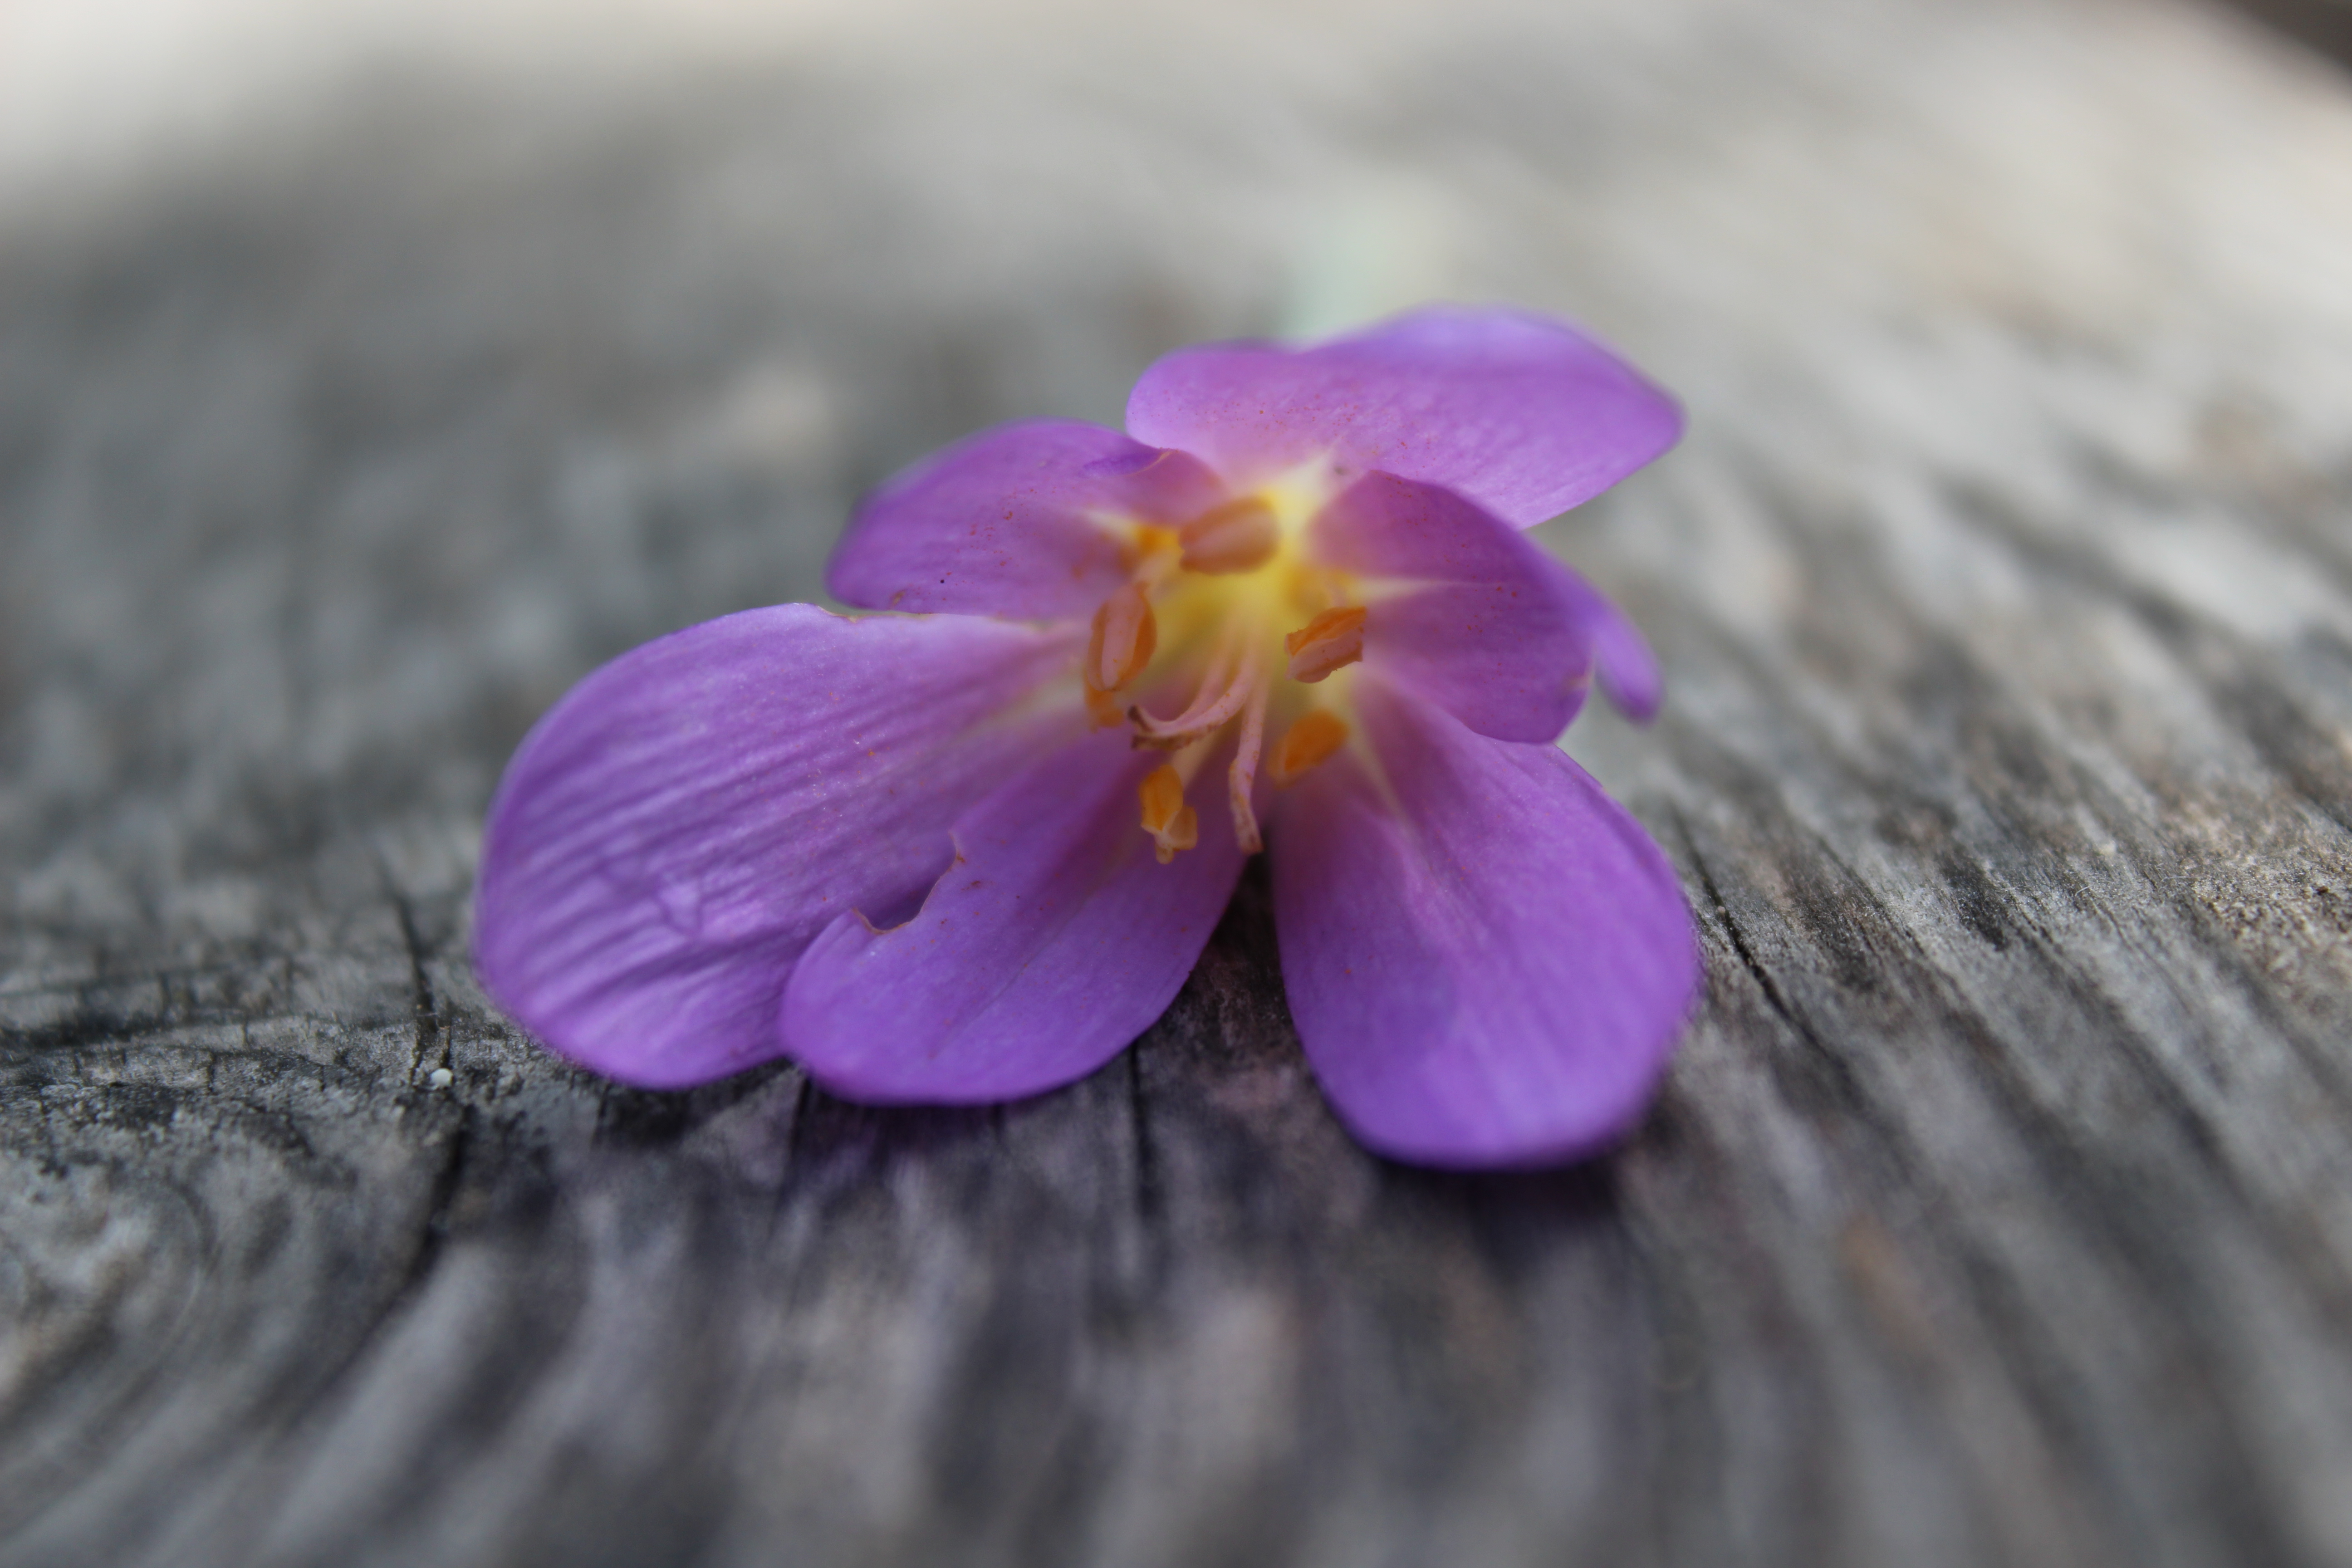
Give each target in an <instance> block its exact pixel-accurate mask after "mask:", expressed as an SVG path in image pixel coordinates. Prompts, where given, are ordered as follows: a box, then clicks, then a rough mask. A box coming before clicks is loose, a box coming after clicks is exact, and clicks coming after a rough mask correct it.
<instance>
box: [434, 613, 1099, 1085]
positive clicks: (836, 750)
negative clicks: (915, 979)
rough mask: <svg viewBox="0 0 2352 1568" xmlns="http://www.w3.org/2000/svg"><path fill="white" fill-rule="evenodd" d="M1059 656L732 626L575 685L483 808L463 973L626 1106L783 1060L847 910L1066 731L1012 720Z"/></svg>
mask: <svg viewBox="0 0 2352 1568" xmlns="http://www.w3.org/2000/svg"><path fill="white" fill-rule="evenodd" d="M1074 656H1075V637H1074V636H1073V635H1072V634H1070V633H1067V632H1041V631H1038V630H1035V629H1034V628H1030V627H1025V626H1010V625H1004V624H1002V623H998V622H992V621H984V620H978V619H972V618H966V617H961V616H956V617H942V618H940V619H939V620H934V621H915V620H903V619H898V618H896V617H877V618H875V619H869V620H858V621H851V620H845V619H843V618H842V617H840V616H833V615H829V614H827V613H826V612H824V611H823V610H819V609H816V608H814V607H813V606H811V605H781V606H778V607H776V608H773V609H764V610H748V611H745V612H744V613H743V614H741V615H737V616H727V617H725V618H724V619H721V620H716V621H709V622H706V623H705V624H703V625H701V626H691V627H688V629H687V630H685V631H682V632H678V633H677V634H675V635H674V636H671V637H663V638H661V639H660V640H658V641H656V642H651V643H647V644H646V646H645V647H640V648H637V649H635V651H633V652H630V653H627V654H625V655H623V656H622V657H621V658H617V659H614V661H613V662H612V663H610V664H608V665H606V666H604V668H602V669H599V670H597V671H596V672H595V673H593V674H592V675H590V676H589V677H588V678H587V679H584V680H583V681H582V682H581V683H580V684H579V685H578V686H576V687H574V688H573V689H572V691H571V693H570V694H569V695H567V696H566V697H565V698H564V699H563V700H562V701H561V702H559V703H558V704H556V706H555V707H554V709H553V710H551V711H550V712H549V713H548V715H547V716H546V717H545V718H543V719H541V721H539V724H538V726H537V727H536V728H535V729H533V730H532V731H531V732H530V735H529V736H528V737H526V738H525V740H524V741H523V743H522V745H521V747H520V749H519V750H518V751H517V752H515V756H514V760H513V761H512V762H511V763H509V764H508V766H507V773H506V777H505V779H504V780H503V782H502V783H501V784H499V795H498V799H497V801H496V802H495V803H494V804H493V805H492V806H491V808H490V816H489V822H488V827H487V829H486V837H485V841H484V843H483V847H482V870H481V877H480V880H479V882H478V885H477V888H476V891H475V934H474V955H475V964H476V967H477V968H478V970H479V972H480V973H481V977H482V982H483V984H485V985H486V986H487V987H488V989H489V991H490V994H492V995H493V996H495V997H497V998H498V1001H499V1005H501V1006H503V1007H504V1008H506V1010H507V1011H508V1012H509V1013H511V1014H512V1015H513V1016H515V1017H516V1018H517V1019H519V1020H520V1022H522V1023H523V1024H524V1025H525V1026H528V1027H529V1028H530V1030H531V1031H532V1032H533V1033H535V1034H537V1035H538V1036H540V1037H541V1038H542V1039H544V1040H545V1041H546V1042H547V1043H548V1045H550V1046H551V1047H553V1048H554V1049H556V1050H557V1051H559V1052H561V1053H562V1054H563V1055H564V1056H567V1057H569V1058H572V1059H573V1060H574V1061H577V1062H580V1063H582V1064H583V1065H584V1066H587V1067H591V1068H595V1069H596V1070H597V1071H599V1072H603V1073H605V1074H608V1075H609V1076H611V1077H613V1078H616V1079H623V1080H625V1081H626V1082H630V1083H637V1084H645V1085H649V1086H656V1087H668V1086H673V1085H678V1084H688V1083H698V1082H701V1081H703V1080H705V1079H713V1078H717V1077H719V1076H721V1075H723V1074H726V1073H730V1072H734V1071H736V1070H738V1069H740V1068H746V1067H750V1066H751V1065H752V1064H753V1063H755V1062H759V1061H762V1060H765V1059H766V1058H770V1057H772V1056H776V1055H778V1054H780V1053H781V1052H782V1048H783V1047H782V1043H781V1042H780V1041H779V1040H778V1038H777V1035H776V1003H777V998H778V997H779V996H780V995H781V994H782V990H783V984H784V979H785V976H786V974H787V973H788V972H789V970H790V969H791V966H792V963H793V960H794V959H795V958H796V957H798V956H799V954H800V952H801V950H802V949H803V947H805V946H806V945H807V944H808V942H809V940H810V939H811V938H812V937H814V935H815V934H816V933H817V932H818V931H821V930H822V929H823V928H824V926H825V925H826V924H828V923H829V922H830V921H833V919H834V918H835V916H836V915H838V914H840V913H841V911H842V910H845V909H847V908H859V909H866V910H884V909H887V908H888V907H890V906H891V905H893V904H894V903H896V904H904V903H905V902H906V901H908V900H911V899H912V898H914V897H915V896H916V895H918V894H919V893H920V892H921V890H922V889H923V888H924V887H925V886H926V885H928V884H929V881H931V880H932V879H935V878H936V877H937V876H938V875H939V873H940V869H941V868H942V867H944V866H945V865H946V863H947V860H948V856H949V852H950V846H949V843H948V837H947V830H948V825H949V824H950V822H952V821H953V820H954V819H955V817H956V816H957V815H958V814H959V813H960V812H961V811H962V810H963V809H964V808H965V807H966V806H967V805H969V804H970V803H971V801H972V800H974V799H977V798H979V797H980V796H981V795H983V794H984V793H985V792H986V791H987V790H989V789H990V788H992V787H993V786H994V784H995V783H996V782H997V781H998V780H999V779H1001V778H1002V777H1003V775H1004V774H1005V773H1008V772H1010V771H1011V770H1013V769H1014V768H1016V767H1018V766H1019V765H1020V763H1021V762H1022V760H1023V759H1024V758H1025V757H1027V756H1029V755H1031V754H1033V753H1034V749H1035V747H1036V746H1037V745H1038V744H1040V743H1041V742H1042V741H1043V739H1044V738H1045V736H1046V735H1047V734H1049V733H1054V734H1058V733H1065V732H1067V731H1065V730H1063V729H1060V728H1056V725H1057V724H1067V725H1069V726H1071V727H1075V726H1076V725H1077V724H1078V723H1080V722H1082V721H1081V720H1080V718H1079V716H1078V714H1077V712H1076V707H1075V704H1073V707H1072V710H1071V713H1070V715H1069V717H1068V718H1067V719H1066V720H1059V721H1056V720H1051V719H1043V718H1036V717H1032V718H1028V719H1025V720H1014V719H1012V718H1008V717H1005V716H1004V715H1003V710H1005V709H1006V708H1007V706H1008V705H1009V704H1012V703H1014V702H1017V701H1018V700H1021V699H1022V698H1023V697H1024V696H1025V695H1027V694H1028V693H1030V692H1031V691H1032V690H1033V689H1034V688H1035V687H1036V686H1037V685H1038V684H1039V682H1040V681H1041V680H1043V679H1046V678H1048V677H1050V676H1052V675H1055V674H1056V673H1058V672H1060V671H1062V670H1064V669H1066V668H1068V666H1069V663H1070V660H1071V659H1072V658H1073V657H1074Z"/></svg>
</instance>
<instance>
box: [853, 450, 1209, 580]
mask: <svg viewBox="0 0 2352 1568" xmlns="http://www.w3.org/2000/svg"><path fill="white" fill-rule="evenodd" d="M1223 499H1224V489H1223V486H1222V485H1220V484H1219V483H1218V481H1217V479H1216V478H1215V476H1213V474H1211V473H1210V472H1209V471H1208V470H1207V469H1206V468H1203V467H1202V465H1201V464H1200V463H1198V462H1196V461H1195V460H1193V459H1192V458H1188V457H1186V456H1185V455H1184V454H1183V453H1181V452H1162V451H1158V450H1155V449H1154V448H1152V447H1146V446H1142V445H1140V444H1139V443H1137V442H1134V441H1130V440H1129V439H1128V438H1127V437H1124V436H1122V435H1120V434H1119V433H1118V431H1116V430H1106V429H1104V428H1103V427H1102V426H1099V425H1083V424H1080V423H1078V422H1077V421H1076V420H1069V419H1037V420H1031V421H1028V422H1025V423H1023V424H1018V425H1003V426H998V427H997V428H995V429H993V430H983V431H982V432H981V433H980V434H979V435H977V436H974V437H971V438H970V439H968V440H964V441H960V442H958V443H957V444H956V445H954V446H952V447H948V448H947V449H946V450H944V451H941V452H938V453H935V454H933V455H932V456H931V457H929V458H925V459H924V460H923V461H921V462H919V463H918V464H916V465H915V466H914V467H912V468H908V469H907V470H905V471H904V472H903V473H900V474H899V475H898V476H897V477H896V478H895V479H890V480H888V481H887V482H886V483H884V484H883V485H882V487H881V488H880V489H877V490H876V491H875V492H874V493H873V494H872V495H870V496H868V497H866V500H864V501H863V502H862V503H861V504H860V505H859V506H858V509H857V513H856V516H855V517H854V518H852V519H851V520H850V524H849V531H847V532H846V533H845V534H844V535H843V536H842V540H841V543H840V544H839V545H838V546H837V547H835V551H834V554H833V562H832V564H831V565H830V566H829V567H827V569H826V574H825V586H826V587H827V588H828V589H829V590H831V592H832V594H833V595H834V596H835V598H837V599H839V600H841V602H842V603H844V604H845V605H861V606H863V607H865V608H866V609H874V610H950V611H957V612H963V613H969V614H976V615H992V616H1014V617H1018V618H1022V619H1034V620H1052V619H1057V618H1062V617H1067V616H1085V615H1090V614H1092V613H1093V611H1094V608H1095V606H1096V605H1098V604H1100V603H1101V602H1102V601H1103V599H1104V597H1105V596H1106V595H1108V594H1109V593H1110V592H1111V590H1112V589H1114V588H1117V587H1118V585H1119V584H1122V583H1124V582H1126V581H1127V578H1128V567H1127V564H1126V563H1125V561H1124V559H1123V557H1122V554H1121V551H1122V549H1123V547H1124V546H1125V544H1126V540H1125V539H1123V538H1122V537H1121V536H1120V535H1119V534H1118V533H1117V532H1115V531H1112V530H1111V529H1108V528H1106V527H1105V526H1103V524H1102V523H1101V522H1100V521H1097V518H1096V516H1095V515H1093V514H1097V513H1099V514H1105V515H1109V516H1117V517H1124V518H1131V519H1134V520H1137V521H1144V522H1152V523H1159V524H1161V525H1164V526H1173V525H1175V524H1178V523H1181V522H1184V521H1189V520H1190V519H1192V518H1193V517H1195V516H1197V515H1199V514H1200V513H1202V512H1203V511H1206V510H1208V509H1209V508H1211V507H1212V506H1214V505H1216V504H1217V503H1218V502H1219V501H1221V500H1223Z"/></svg>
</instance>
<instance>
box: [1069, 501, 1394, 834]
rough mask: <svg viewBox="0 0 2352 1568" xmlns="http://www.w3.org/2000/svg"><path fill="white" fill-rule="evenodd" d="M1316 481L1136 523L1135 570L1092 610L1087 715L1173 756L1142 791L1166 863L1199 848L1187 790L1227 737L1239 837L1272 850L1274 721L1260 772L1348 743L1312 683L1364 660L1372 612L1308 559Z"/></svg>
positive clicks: (1277, 770) (1281, 781)
mask: <svg viewBox="0 0 2352 1568" xmlns="http://www.w3.org/2000/svg"><path fill="white" fill-rule="evenodd" d="M1322 500H1324V496H1323V493H1322V488H1321V487H1320V486H1319V485H1318V484H1317V483H1315V482H1313V479H1312V478H1311V477H1308V476H1301V477H1299V478H1297V479H1292V480H1289V481H1286V482H1279V483H1276V484H1274V485H1270V486H1267V487H1266V488H1265V489H1261V490H1257V491H1255V492H1253V493H1250V494H1247V495H1241V496H1236V497H1234V498H1233V499H1231V500H1227V501H1225V502H1223V504H1222V505H1219V506H1216V507H1214V508H1212V509H1211V510H1208V511H1205V512H1203V513H1202V514H1201V515H1200V516H1199V517H1196V518H1194V519H1192V521H1189V522H1186V523H1185V524H1184V525H1183V526H1182V527H1181V528H1176V529H1166V528H1155V527H1150V526H1148V525H1133V524H1130V525H1126V526H1128V527H1129V529H1130V530H1131V538H1132V545H1131V548H1130V551H1129V561H1130V563H1131V565H1130V576H1129V581H1128V582H1127V584H1125V585H1124V586H1122V587H1120V588H1119V589H1118V591H1117V592H1116V593H1114V594H1112V595H1110V597H1108V599H1106V600H1104V601H1103V604H1102V606H1101V607H1100V608H1099V609H1097V611H1096V612H1095V619H1094V629H1093V635H1092V636H1091V637H1089V638H1088V640H1087V653H1086V660H1085V665H1084V668H1083V674H1084V678H1085V688H1086V699H1087V711H1088V712H1089V713H1091V714H1092V715H1093V717H1094V721H1095V722H1096V724H1097V725H1098V726H1100V727H1102V728H1105V729H1108V728H1109V727H1111V726H1113V725H1116V724H1121V723H1124V724H1126V725H1127V726H1128V727H1129V729H1131V730H1132V731H1133V732H1134V739H1135V744H1136V746H1137V747H1138V748H1139V749H1140V748H1150V749H1152V750H1156V751H1161V752H1167V753H1169V758H1168V761H1167V762H1166V763H1163V764H1162V765H1161V766H1160V767H1159V768H1157V769H1155V770H1154V771H1153V772H1152V773H1150V775H1149V776H1147V777H1146V778H1145V779H1144V781H1143V783H1142V784H1141V785H1139V788H1138V794H1139V797H1140V802H1139V804H1140V805H1141V820H1142V826H1143V831H1144V832H1146V833H1148V834H1150V836H1151V839H1152V843H1153V847H1154V848H1155V849H1156V850H1157V852H1158V854H1159V857H1160V863H1161V864H1162V865H1165V864H1167V863H1168V862H1169V861H1170V860H1171V859H1173V858H1175V856H1176V855H1177V854H1178V853H1179V852H1180V851H1182V850H1186V849H1190V848H1192V847H1193V846H1194V845H1195V844H1197V843H1198V842H1199V841H1200V817H1199V815H1198V814H1197V812H1196V811H1195V810H1194V808H1193V807H1192V805H1190V804H1188V803H1187V801H1186V798H1185V797H1186V795H1187V794H1188V793H1189V792H1190V791H1191V789H1192V784H1193V783H1194V781H1195V779H1196V778H1197V776H1198V775H1199V773H1201V771H1202V768H1203V767H1205V766H1206V765H1207V763H1208V762H1209V759H1210V757H1211V755H1212V754H1213V752H1216V751H1217V750H1218V749H1219V747H1220V742H1221V738H1222V737H1223V735H1224V733H1225V731H1228V730H1232V731H1234V749H1233V755H1232V757H1231V759H1230V761H1228V762H1227V763H1226V766H1225V785H1226V788H1225V793H1226V804H1227V807H1228V809H1229V810H1230V811H1231V812H1232V814H1233V819H1234V838H1235V839H1236V840H1237V841H1238V842H1239V843H1240V844H1241V847H1242V848H1243V851H1244V853H1253V854H1254V853H1255V852H1256V851H1257V850H1259V849H1261V848H1263V847H1265V841H1264V837H1263V836H1262V835H1261V834H1260V832H1259V830H1258V822H1257V812H1256V809H1255V805H1253V803H1252V799H1251V796H1252V793H1253V791H1254V789H1255V784H1256V780H1257V772H1258V766H1259V763H1260V761H1261V759H1262V757H1263V755H1264V753H1265V734H1266V728H1267V725H1268V724H1269V722H1271V723H1272V724H1273V725H1274V726H1275V728H1276V732H1277V733H1278V734H1279V735H1280V736H1281V739H1280V740H1279V741H1278V742H1276V745H1275V748H1274V754H1273V761H1272V763H1271V764H1270V765H1269V767H1268V773H1267V776H1268V777H1269V778H1270V779H1271V781H1272V782H1273V783H1274V784H1275V785H1276V787H1277V788H1282V787H1286V786H1288V785H1289V784H1293V783H1295V782H1296V781H1297V779H1298V778H1299V777H1300V776H1301V775H1303V774H1305V773H1307V772H1308V771H1309V770H1311V769H1313V768H1314V767H1316V766H1317V765H1318V764H1319V763H1323V762H1325V761H1326V760H1328V758H1329V757H1330V756H1331V755H1332V754H1333V753H1334V752H1338V751H1339V748H1340V747H1341V746H1342V745H1344V744H1345V743H1346V742H1347V739H1348V733H1349V731H1348V725H1347V724H1346V722H1345V721H1342V720H1341V719H1340V718H1339V716H1338V715H1337V714H1336V713H1333V712H1332V711H1331V710H1330V705H1329V703H1328V701H1323V702H1318V700H1317V697H1318V694H1317V693H1315V692H1312V691H1309V690H1308V688H1309V687H1312V686H1316V685H1318V684H1320V683H1321V682H1323V681H1324V680H1325V679H1327V678H1328V677H1329V676H1330V675H1331V674H1332V673H1333V672H1334V671H1336V670H1339V669H1342V668H1346V667H1347V666H1349V665H1351V664H1354V663H1355V662H1356V661H1357V660H1359V659H1360V658H1362V657H1363V650H1364V616H1365V611H1364V607H1363V605H1360V604H1356V603H1352V602H1350V601H1351V599H1352V598H1353V596H1354V595H1353V585H1352V584H1351V583H1350V582H1349V579H1348V578H1347V576H1346V574H1342V573H1338V572H1334V571H1331V570H1328V569H1327V568H1324V567H1321V566H1319V565H1318V564H1316V563H1315V562H1314V561H1313V560H1312V559H1311V558H1310V557H1309V555H1308V553H1307V550H1306V547H1305V539H1306V531H1307V521H1309V520H1310V519H1311V518H1312V517H1313V516H1314V514H1315V511H1316V510H1318V507H1319V506H1320V504H1321V502H1322Z"/></svg>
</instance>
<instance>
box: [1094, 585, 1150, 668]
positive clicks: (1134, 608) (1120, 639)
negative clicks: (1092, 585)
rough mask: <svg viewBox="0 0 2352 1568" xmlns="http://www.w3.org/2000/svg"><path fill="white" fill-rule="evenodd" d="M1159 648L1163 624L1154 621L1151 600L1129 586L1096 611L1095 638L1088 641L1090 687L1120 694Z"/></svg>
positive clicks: (1140, 591) (1136, 588) (1138, 589)
mask: <svg viewBox="0 0 2352 1568" xmlns="http://www.w3.org/2000/svg"><path fill="white" fill-rule="evenodd" d="M1159 646H1160V625H1159V623H1158V622H1157V621H1156V620H1154V619H1153V618H1152V615H1151V601H1150V600H1149V599H1147V598H1145V597H1144V596H1143V590H1142V589H1140V588H1139V587H1137V586H1136V585H1135V584H1132V583H1129V584H1128V585H1127V586H1126V587H1124V588H1121V589H1120V590H1119V591H1118V593H1116V594H1113V595H1111V596H1110V597H1109V598H1108V599H1105V600H1104V601H1103V602H1102V608H1100V609H1098V610H1097V611H1096V612H1095V629H1094V635H1093V636H1092V637H1089V638H1088V639H1087V662H1086V669H1085V675H1086V682H1087V688H1088V689H1090V690H1095V691H1117V690H1118V689H1119V688H1120V687H1122V686H1125V685H1126V684H1127V683H1128V682H1129V681H1130V680H1132V679H1135V677H1136V673H1137V671H1139V670H1140V669H1141V668H1143V667H1144V666H1145V665H1147V664H1150V662H1151V652H1152V650H1153V649H1154V648H1156V647H1159Z"/></svg>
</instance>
